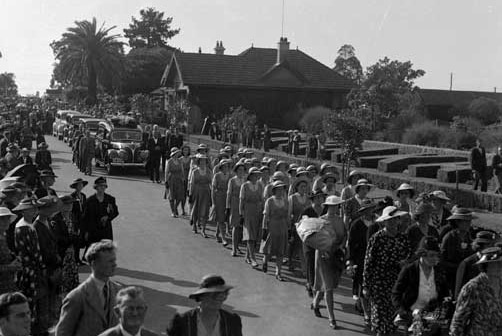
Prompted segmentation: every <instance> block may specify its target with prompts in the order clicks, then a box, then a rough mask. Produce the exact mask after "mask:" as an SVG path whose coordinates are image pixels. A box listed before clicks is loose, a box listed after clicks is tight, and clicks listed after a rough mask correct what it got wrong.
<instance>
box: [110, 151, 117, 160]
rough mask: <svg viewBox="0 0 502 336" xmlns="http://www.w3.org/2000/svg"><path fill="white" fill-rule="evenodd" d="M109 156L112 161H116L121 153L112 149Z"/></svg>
mask: <svg viewBox="0 0 502 336" xmlns="http://www.w3.org/2000/svg"><path fill="white" fill-rule="evenodd" d="M108 156H109V157H110V159H112V160H113V159H116V158H118V156H119V153H118V152H117V151H116V150H115V149H112V150H111V151H110V152H109V153H108Z"/></svg>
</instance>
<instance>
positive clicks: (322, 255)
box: [311, 196, 347, 329]
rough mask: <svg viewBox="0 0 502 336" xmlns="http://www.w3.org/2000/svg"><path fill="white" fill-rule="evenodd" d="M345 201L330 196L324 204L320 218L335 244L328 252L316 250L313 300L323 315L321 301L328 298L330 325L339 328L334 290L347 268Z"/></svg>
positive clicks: (317, 310) (314, 308)
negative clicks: (343, 210)
mask: <svg viewBox="0 0 502 336" xmlns="http://www.w3.org/2000/svg"><path fill="white" fill-rule="evenodd" d="M343 203H344V201H343V200H342V199H341V197H338V196H328V197H327V198H326V201H325V202H324V203H323V205H324V206H325V207H326V208H327V213H326V214H325V215H323V216H321V217H320V218H322V219H324V220H325V221H326V224H325V225H324V227H323V230H325V231H326V232H328V233H329V234H330V236H331V237H332V239H333V245H332V247H331V249H330V250H329V251H327V252H323V251H320V250H316V252H315V279H314V289H315V296H314V299H313V301H312V306H311V307H312V309H313V310H314V314H315V315H316V316H317V317H320V316H321V313H320V311H319V303H320V302H321V299H322V297H323V296H324V299H325V300H326V309H327V310H328V318H329V326H330V328H332V329H336V328H337V324H336V319H335V313H334V309H333V291H334V290H335V289H336V288H337V287H338V283H339V281H340V277H341V275H342V272H343V270H344V268H345V264H344V259H345V251H344V246H345V243H346V242H347V228H346V227H345V224H344V223H343V218H342V217H341V216H340V205H341V204H343Z"/></svg>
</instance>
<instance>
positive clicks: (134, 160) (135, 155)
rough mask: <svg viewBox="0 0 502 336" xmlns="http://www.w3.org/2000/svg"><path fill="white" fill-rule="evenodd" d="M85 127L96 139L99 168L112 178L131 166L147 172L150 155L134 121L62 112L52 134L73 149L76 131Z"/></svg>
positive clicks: (57, 118)
mask: <svg viewBox="0 0 502 336" xmlns="http://www.w3.org/2000/svg"><path fill="white" fill-rule="evenodd" d="M82 124H83V125H85V128H86V129H89V130H90V132H91V135H92V136H94V137H95V139H96V142H95V144H96V147H95V164H96V167H104V168H105V169H106V171H107V173H108V174H109V175H112V174H114V173H116V172H117V170H118V169H121V170H125V169H126V168H131V167H136V168H143V169H145V170H146V164H147V161H148V156H149V152H148V149H147V148H145V146H144V143H143V129H142V127H141V125H140V124H138V123H137V122H136V120H135V119H134V118H131V117H128V116H110V117H108V118H105V119H98V118H94V117H92V116H90V115H86V114H83V113H80V112H77V111H72V110H59V111H57V112H56V120H55V121H54V124H53V127H52V134H53V136H54V137H57V138H58V139H59V140H62V141H64V142H66V143H68V145H69V146H72V142H73V132H74V129H77V128H78V126H80V125H82ZM75 126H77V128H76V127H75Z"/></svg>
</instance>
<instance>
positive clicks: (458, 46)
mask: <svg viewBox="0 0 502 336" xmlns="http://www.w3.org/2000/svg"><path fill="white" fill-rule="evenodd" d="M282 4H283V0H253V1H244V0H211V1H208V0H151V1H144V0H84V1H82V0H0V52H1V53H2V55H3V57H2V58H0V72H13V73H14V74H15V75H16V80H17V83H18V86H19V92H20V93H21V94H34V93H35V92H36V91H39V92H40V93H43V92H44V91H45V89H46V88H48V86H49V81H50V78H51V73H52V67H53V63H54V56H53V54H52V50H51V49H50V47H49V43H50V42H52V41H53V40H57V39H59V38H60V37H61V34H62V33H63V32H65V30H66V28H68V27H71V26H73V25H74V21H77V20H91V19H92V18H93V17H96V19H97V20H98V23H102V22H104V23H105V25H106V26H116V27H117V28H116V29H115V30H114V31H113V32H115V33H117V34H123V31H122V30H123V29H124V28H127V27H128V25H129V23H130V22H131V17H132V16H135V17H139V10H140V9H142V8H146V7H154V8H156V9H157V10H160V11H162V12H164V13H165V14H166V15H167V16H170V17H173V28H181V32H180V34H179V35H177V36H176V37H174V38H173V39H172V40H171V41H170V44H171V45H172V46H175V47H178V48H180V49H181V50H183V51H186V52H196V51H197V50H198V48H199V47H200V48H201V49H202V51H203V52H213V48H214V47H215V45H216V41H217V40H218V41H219V40H221V41H223V45H224V46H225V48H226V51H225V53H226V54H238V53H240V52H241V51H243V50H245V49H247V48H249V47H250V46H251V45H254V46H255V47H266V48H275V47H276V45H277V42H278V41H279V38H280V37H281V26H282V25H281V22H282V20H281V17H282ZM284 36H285V37H287V38H288V39H289V41H290V42H291V47H292V48H296V47H298V48H299V49H300V50H302V51H304V52H306V53H307V54H309V55H310V56H312V57H314V58H315V59H317V60H319V61H320V62H322V63H324V64H325V65H327V66H329V67H333V65H334V60H335V58H336V55H337V51H338V49H339V48H340V46H342V45H343V44H351V45H353V46H354V47H355V49H356V56H357V57H358V58H359V60H360V61H361V63H362V65H363V67H364V68H366V67H368V66H370V65H372V64H374V63H376V62H377V61H378V60H379V59H381V58H383V57H385V56H387V57H389V58H391V59H396V60H399V61H408V60H410V61H411V62H412V63H413V64H414V67H415V68H420V69H423V70H425V72H426V74H425V76H424V77H423V78H421V79H419V80H418V81H417V83H416V84H417V85H419V86H420V87H422V88H438V89H448V88H449V85H450V73H453V89H455V90H476V91H493V90H494V88H495V87H497V91H500V92H502V66H501V65H502V64H501V61H502V57H501V56H502V1H500V0H478V1H474V0H351V1H346V0H345V1H341V0H309V1H307V0H284ZM124 41H125V40H124Z"/></svg>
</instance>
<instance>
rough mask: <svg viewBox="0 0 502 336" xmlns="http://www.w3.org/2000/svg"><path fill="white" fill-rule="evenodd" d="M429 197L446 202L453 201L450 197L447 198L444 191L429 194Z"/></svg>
mask: <svg viewBox="0 0 502 336" xmlns="http://www.w3.org/2000/svg"><path fill="white" fill-rule="evenodd" d="M429 196H430V197H434V198H438V199H440V200H443V201H446V202H449V201H451V199H450V198H449V197H448V196H446V193H445V192H444V191H442V190H436V191H433V192H431V193H430V194H429Z"/></svg>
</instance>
